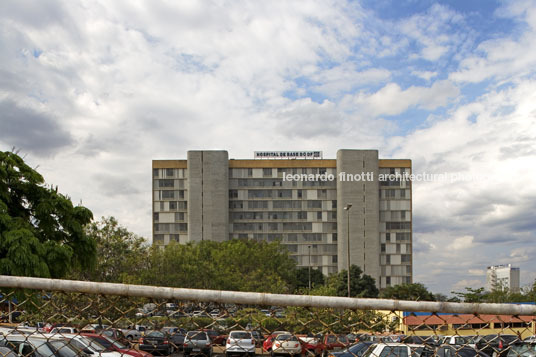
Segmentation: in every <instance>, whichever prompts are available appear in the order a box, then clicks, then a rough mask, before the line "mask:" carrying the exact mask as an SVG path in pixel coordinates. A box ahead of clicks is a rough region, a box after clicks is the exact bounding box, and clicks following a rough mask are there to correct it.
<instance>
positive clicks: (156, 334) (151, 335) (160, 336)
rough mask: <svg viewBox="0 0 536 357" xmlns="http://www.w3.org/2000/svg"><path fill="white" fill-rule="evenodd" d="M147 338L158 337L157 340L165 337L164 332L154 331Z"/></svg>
mask: <svg viewBox="0 0 536 357" xmlns="http://www.w3.org/2000/svg"><path fill="white" fill-rule="evenodd" d="M147 337H156V338H164V337H165V335H164V333H163V332H160V331H153V332H150V333H148V334H147Z"/></svg>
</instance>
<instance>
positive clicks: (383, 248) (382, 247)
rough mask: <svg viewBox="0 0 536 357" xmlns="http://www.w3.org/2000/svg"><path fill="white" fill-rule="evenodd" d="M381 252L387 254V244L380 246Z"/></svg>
mask: <svg viewBox="0 0 536 357" xmlns="http://www.w3.org/2000/svg"><path fill="white" fill-rule="evenodd" d="M380 252H382V253H385V244H384V243H382V244H380Z"/></svg>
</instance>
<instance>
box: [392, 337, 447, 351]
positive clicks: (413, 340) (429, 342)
mask: <svg viewBox="0 0 536 357" xmlns="http://www.w3.org/2000/svg"><path fill="white" fill-rule="evenodd" d="M402 342H403V343H410V344H417V345H425V346H429V347H431V348H435V347H438V346H439V345H440V344H441V341H439V337H438V336H435V335H431V336H415V335H411V336H406V337H404V339H403V340H402Z"/></svg>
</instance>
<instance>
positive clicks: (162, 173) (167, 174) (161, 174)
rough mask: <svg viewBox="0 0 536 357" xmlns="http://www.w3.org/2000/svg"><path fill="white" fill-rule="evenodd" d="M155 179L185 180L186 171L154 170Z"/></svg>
mask: <svg viewBox="0 0 536 357" xmlns="http://www.w3.org/2000/svg"><path fill="white" fill-rule="evenodd" d="M153 177H154V178H185V177H186V169H153Z"/></svg>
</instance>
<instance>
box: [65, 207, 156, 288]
mask: <svg viewBox="0 0 536 357" xmlns="http://www.w3.org/2000/svg"><path fill="white" fill-rule="evenodd" d="M86 234H87V236H88V237H90V238H92V239H93V240H94V241H95V242H96V244H97V259H96V264H95V267H94V269H86V270H79V271H77V272H76V273H75V274H73V276H72V278H76V279H82V280H90V281H103V282H110V283H139V282H140V279H139V277H140V274H141V271H142V270H143V269H146V268H147V259H148V257H149V245H148V244H147V241H146V240H145V239H144V238H142V237H139V236H137V235H136V234H134V233H132V232H129V231H128V230H127V229H126V228H125V227H123V226H121V225H120V224H119V223H118V222H117V220H116V219H115V218H114V217H107V218H106V217H102V218H101V220H100V221H96V222H92V223H91V224H89V225H88V226H86Z"/></svg>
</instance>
